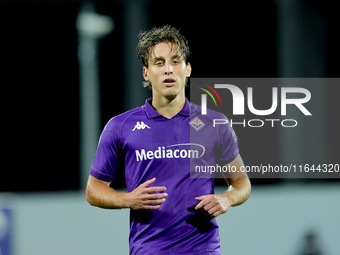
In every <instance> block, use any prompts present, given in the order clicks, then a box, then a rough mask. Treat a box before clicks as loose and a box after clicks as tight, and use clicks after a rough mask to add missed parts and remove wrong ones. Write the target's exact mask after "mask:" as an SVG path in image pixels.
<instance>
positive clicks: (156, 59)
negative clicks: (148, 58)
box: [152, 54, 181, 62]
mask: <svg viewBox="0 0 340 255" xmlns="http://www.w3.org/2000/svg"><path fill="white" fill-rule="evenodd" d="M175 58H181V56H180V55H178V54H175V55H172V56H171V59H175ZM164 59H165V58H164V57H153V58H152V61H153V62H157V61H159V60H164Z"/></svg>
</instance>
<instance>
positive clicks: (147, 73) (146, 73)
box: [143, 66, 150, 81]
mask: <svg viewBox="0 0 340 255" xmlns="http://www.w3.org/2000/svg"><path fill="white" fill-rule="evenodd" d="M143 77H144V80H146V81H148V80H150V78H149V70H148V69H147V68H146V67H145V66H143Z"/></svg>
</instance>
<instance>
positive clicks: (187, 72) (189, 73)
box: [186, 63, 191, 77]
mask: <svg viewBox="0 0 340 255" xmlns="http://www.w3.org/2000/svg"><path fill="white" fill-rule="evenodd" d="M190 75H191V65H190V63H188V64H187V67H186V77H190Z"/></svg>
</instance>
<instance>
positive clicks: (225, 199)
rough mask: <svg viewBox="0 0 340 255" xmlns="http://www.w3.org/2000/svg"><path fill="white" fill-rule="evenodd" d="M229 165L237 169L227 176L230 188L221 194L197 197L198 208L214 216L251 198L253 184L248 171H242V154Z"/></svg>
mask: <svg viewBox="0 0 340 255" xmlns="http://www.w3.org/2000/svg"><path fill="white" fill-rule="evenodd" d="M228 165H229V166H230V168H231V167H236V169H237V172H235V173H233V172H230V173H228V176H225V179H226V181H227V183H228V185H229V188H228V190H227V191H226V192H224V193H223V194H221V195H215V194H209V195H203V196H200V197H197V198H196V200H197V201H200V202H199V204H198V205H197V206H196V208H195V209H196V210H202V211H204V212H206V214H209V215H211V216H212V217H217V216H218V215H221V214H223V213H226V212H227V211H228V210H229V208H230V207H231V206H237V205H240V204H243V203H244V202H245V201H246V200H247V199H248V198H249V196H250V193H251V184H250V181H249V178H248V176H247V173H242V172H241V171H240V169H241V166H244V163H243V160H242V158H241V156H240V155H238V156H237V157H236V159H235V160H234V161H232V162H231V163H229V164H228ZM228 165H227V166H228Z"/></svg>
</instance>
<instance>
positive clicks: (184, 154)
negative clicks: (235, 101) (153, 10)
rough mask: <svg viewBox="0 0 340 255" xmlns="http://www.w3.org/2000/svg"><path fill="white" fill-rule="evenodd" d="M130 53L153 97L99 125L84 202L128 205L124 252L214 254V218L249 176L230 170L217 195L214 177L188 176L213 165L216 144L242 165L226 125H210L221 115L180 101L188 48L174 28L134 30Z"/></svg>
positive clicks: (245, 190)
mask: <svg viewBox="0 0 340 255" xmlns="http://www.w3.org/2000/svg"><path fill="white" fill-rule="evenodd" d="M137 54H138V56H139V58H140V59H141V60H142V62H143V64H144V67H143V76H144V79H145V83H144V85H145V86H148V87H151V89H152V99H147V100H146V102H145V105H143V106H141V107H138V108H135V109H133V110H130V111H128V112H126V113H123V114H121V115H119V116H116V117H114V118H112V119H111V120H110V121H109V122H108V124H107V125H106V127H105V128H104V130H103V132H102V134H101V139H100V142H99V145H98V150H97V154H96V157H95V160H94V162H93V165H92V168H91V172H90V177H89V181H88V185H87V189H86V199H87V201H88V202H89V203H90V204H91V205H93V206H98V207H101V208H108V209H120V208H130V209H131V210H130V238H129V243H130V254H134V255H148V254H153V255H154V254H195V255H196V254H211V255H212V254H220V239H219V230H218V225H217V222H216V219H215V217H217V216H219V215H221V214H223V213H225V212H227V211H228V209H229V208H230V207H231V206H236V205H239V204H242V203H243V202H245V201H246V200H247V199H248V197H249V195H250V190H251V188H250V182H249V179H248V177H247V175H246V174H243V173H241V175H238V176H231V175H229V176H228V177H227V178H226V181H227V182H228V184H229V188H228V190H227V191H226V192H224V193H223V194H220V195H217V194H214V179H213V178H192V177H190V166H191V165H192V162H195V163H200V164H209V165H216V157H217V156H216V155H214V152H215V151H216V149H217V148H218V149H219V151H220V153H219V155H218V157H219V158H218V160H219V161H221V162H224V164H228V165H231V166H235V167H237V168H238V169H239V168H240V167H241V166H243V161H242V159H241V157H240V155H239V150H238V146H237V141H236V139H235V136H233V130H232V128H231V126H230V125H223V126H224V127H223V128H220V127H219V129H217V128H214V127H212V122H211V119H209V118H210V117H212V116H217V117H218V118H222V117H223V118H225V117H224V116H223V115H222V114H220V113H217V112H213V111H209V112H208V114H207V115H204V116H202V115H200V108H199V106H197V105H194V104H191V103H190V102H188V100H187V99H186V98H185V94H184V91H185V89H184V88H185V85H186V82H187V79H188V77H189V76H190V74H191V65H190V63H189V61H188V58H189V54H190V51H189V47H188V44H187V40H186V39H185V38H184V37H183V36H182V35H181V34H180V33H179V31H178V30H177V29H175V28H173V27H170V26H164V27H160V28H153V29H151V30H150V31H146V32H143V33H141V34H140V41H139V44H138V47H137ZM198 117H199V119H200V120H201V121H202V122H204V123H205V126H204V127H203V128H201V129H199V130H197V129H196V130H195V129H194V127H193V126H192V125H190V123H191V122H192V121H193V120H195V119H196V118H198ZM221 126H222V125H221ZM193 140H194V141H193ZM191 160H193V161H192V162H191ZM118 167H124V168H125V177H126V185H127V189H128V192H119V191H116V190H114V189H112V188H111V187H109V184H110V182H111V181H112V180H113V179H114V177H115V174H116V171H117V169H118Z"/></svg>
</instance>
